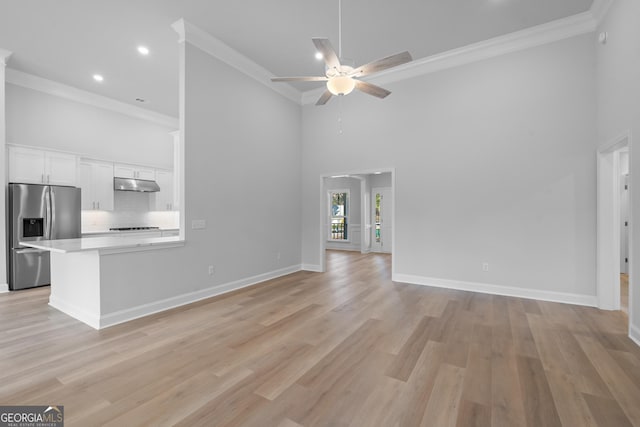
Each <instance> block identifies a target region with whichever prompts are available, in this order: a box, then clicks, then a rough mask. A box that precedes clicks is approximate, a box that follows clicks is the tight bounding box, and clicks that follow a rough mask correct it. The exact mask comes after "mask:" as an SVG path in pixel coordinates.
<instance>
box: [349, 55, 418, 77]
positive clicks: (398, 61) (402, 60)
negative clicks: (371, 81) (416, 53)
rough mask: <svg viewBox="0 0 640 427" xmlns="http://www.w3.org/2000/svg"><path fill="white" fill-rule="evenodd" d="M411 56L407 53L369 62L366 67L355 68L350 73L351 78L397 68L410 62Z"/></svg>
mask: <svg viewBox="0 0 640 427" xmlns="http://www.w3.org/2000/svg"><path fill="white" fill-rule="evenodd" d="M412 60H413V58H411V54H410V53H409V52H402V53H396V54H395V55H391V56H387V57H386V58H382V59H378V60H376V61H373V62H370V63H368V64H366V65H363V66H361V67H358V68H356V69H355V70H353V71H352V72H351V74H350V75H351V76H354V77H360V76H366V75H368V74H373V73H377V72H378V71H382V70H386V69H387V68H393V67H397V66H398V65H402V64H406V63H407V62H411V61H412Z"/></svg>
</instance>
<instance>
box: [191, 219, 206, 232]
mask: <svg viewBox="0 0 640 427" xmlns="http://www.w3.org/2000/svg"><path fill="white" fill-rule="evenodd" d="M205 228H207V221H206V220H204V219H194V220H192V221H191V229H192V230H202V229H205Z"/></svg>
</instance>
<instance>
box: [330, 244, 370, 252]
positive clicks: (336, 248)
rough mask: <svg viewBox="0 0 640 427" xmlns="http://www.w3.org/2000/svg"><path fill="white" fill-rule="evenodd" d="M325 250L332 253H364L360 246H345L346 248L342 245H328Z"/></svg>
mask: <svg viewBox="0 0 640 427" xmlns="http://www.w3.org/2000/svg"><path fill="white" fill-rule="evenodd" d="M325 249H327V250H330V251H350V252H362V251H361V250H360V245H357V246H356V245H344V246H340V245H330V244H328V243H327V246H326V247H325Z"/></svg>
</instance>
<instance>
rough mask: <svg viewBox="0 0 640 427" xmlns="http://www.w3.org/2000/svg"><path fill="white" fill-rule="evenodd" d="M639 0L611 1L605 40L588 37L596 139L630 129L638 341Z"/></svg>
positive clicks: (633, 310)
mask: <svg viewBox="0 0 640 427" xmlns="http://www.w3.org/2000/svg"><path fill="white" fill-rule="evenodd" d="M639 16H640V2H638V1H637V0H615V1H614V2H613V4H612V6H611V7H610V9H609V12H608V14H607V16H606V18H605V19H604V21H603V22H602V23H601V25H600V27H599V29H598V31H599V32H603V31H604V32H607V33H608V40H607V43H606V44H600V43H598V42H597V41H596V39H595V38H594V39H593V43H594V45H595V46H596V51H597V89H598V90H597V93H598V114H597V115H598V121H597V123H598V142H599V143H600V144H606V143H607V142H609V141H612V140H613V139H615V138H618V137H619V136H621V135H622V134H624V133H627V132H629V133H630V134H631V149H630V175H629V176H630V180H631V185H630V191H631V203H632V204H631V215H632V217H631V221H630V223H631V236H630V237H631V245H632V251H633V252H632V253H631V268H632V270H631V277H630V287H633V292H632V299H631V300H630V301H629V304H630V315H631V317H630V323H631V330H632V335H634V334H635V338H636V340H640V288H639V287H638V286H637V285H638V280H637V279H636V277H637V276H638V271H640V154H639V153H640V25H638V17H639Z"/></svg>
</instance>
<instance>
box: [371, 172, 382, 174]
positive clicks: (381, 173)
mask: <svg viewBox="0 0 640 427" xmlns="http://www.w3.org/2000/svg"><path fill="white" fill-rule="evenodd" d="M373 174H374V175H382V172H374V173H373Z"/></svg>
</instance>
